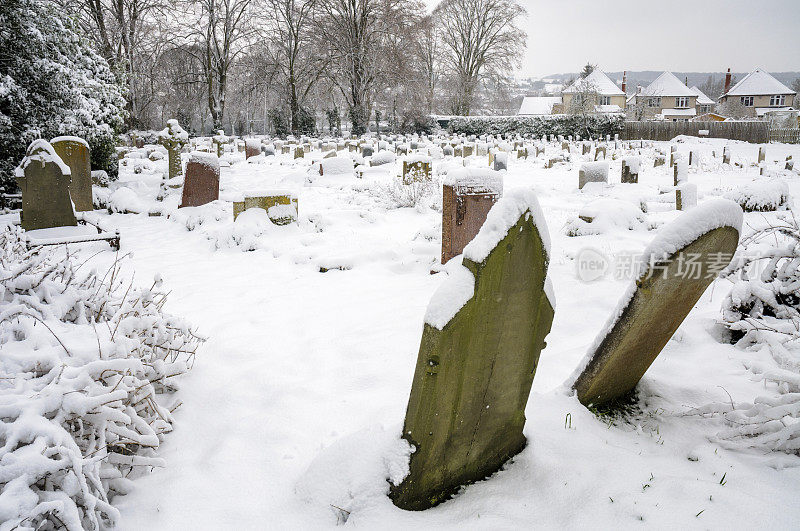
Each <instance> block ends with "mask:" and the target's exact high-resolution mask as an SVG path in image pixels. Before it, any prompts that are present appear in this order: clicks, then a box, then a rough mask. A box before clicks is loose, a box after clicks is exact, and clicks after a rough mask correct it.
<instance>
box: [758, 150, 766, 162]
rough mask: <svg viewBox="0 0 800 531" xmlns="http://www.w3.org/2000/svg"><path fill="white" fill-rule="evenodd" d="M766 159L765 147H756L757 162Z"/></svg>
mask: <svg viewBox="0 0 800 531" xmlns="http://www.w3.org/2000/svg"><path fill="white" fill-rule="evenodd" d="M765 160H767V148H765V147H764V146H761V147H760V148H758V162H764V161H765Z"/></svg>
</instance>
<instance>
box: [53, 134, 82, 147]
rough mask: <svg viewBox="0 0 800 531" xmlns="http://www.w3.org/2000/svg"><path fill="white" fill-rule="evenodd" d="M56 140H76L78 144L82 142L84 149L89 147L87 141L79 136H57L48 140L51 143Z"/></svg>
mask: <svg viewBox="0 0 800 531" xmlns="http://www.w3.org/2000/svg"><path fill="white" fill-rule="evenodd" d="M56 142H77V143H78V144H83V145H84V146H86V149H89V143H88V142H86V140H84V139H82V138H81V137H79V136H57V137H55V138H53V139H51V140H50V143H51V144H54V143H56Z"/></svg>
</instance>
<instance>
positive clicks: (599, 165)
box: [578, 161, 608, 189]
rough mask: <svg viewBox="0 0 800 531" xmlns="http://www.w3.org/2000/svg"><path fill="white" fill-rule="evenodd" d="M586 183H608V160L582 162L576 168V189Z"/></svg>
mask: <svg viewBox="0 0 800 531" xmlns="http://www.w3.org/2000/svg"><path fill="white" fill-rule="evenodd" d="M586 183H608V162H604V161H600V162H584V163H583V164H581V169H580V170H578V189H581V188H583V187H584V186H585V185H586Z"/></svg>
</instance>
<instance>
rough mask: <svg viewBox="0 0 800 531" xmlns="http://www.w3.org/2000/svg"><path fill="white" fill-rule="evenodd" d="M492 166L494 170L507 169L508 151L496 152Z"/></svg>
mask: <svg viewBox="0 0 800 531" xmlns="http://www.w3.org/2000/svg"><path fill="white" fill-rule="evenodd" d="M492 168H493V169H494V171H500V170H507V169H508V153H506V152H505V151H503V152H497V153H495V154H494V159H493V160H492Z"/></svg>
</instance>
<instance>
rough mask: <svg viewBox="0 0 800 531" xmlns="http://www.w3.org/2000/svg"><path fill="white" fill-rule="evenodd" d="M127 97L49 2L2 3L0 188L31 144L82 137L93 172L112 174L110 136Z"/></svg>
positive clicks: (5, 186) (19, 0) (105, 65)
mask: <svg viewBox="0 0 800 531" xmlns="http://www.w3.org/2000/svg"><path fill="white" fill-rule="evenodd" d="M124 107H125V100H124V98H123V92H122V89H121V88H120V86H119V85H118V84H117V81H116V79H115V76H114V74H113V73H112V71H111V69H110V68H109V66H108V63H107V62H106V61H105V59H103V58H102V57H101V56H99V55H98V54H97V53H95V52H94V51H93V50H92V49H91V48H90V46H89V45H88V44H87V42H86V41H85V40H84V39H83V38H82V37H81V36H80V35H79V33H78V29H77V26H76V25H74V23H73V22H72V21H71V20H69V19H62V18H61V17H60V16H59V13H58V12H57V11H56V9H55V7H54V5H53V4H51V3H50V2H49V1H47V0H3V1H2V2H0V187H2V188H3V189H5V190H9V189H14V188H15V186H16V185H15V183H14V181H13V179H12V176H13V169H14V167H15V166H16V165H17V164H18V163H19V161H20V160H21V159H22V157H23V156H24V154H25V149H26V148H27V146H28V144H29V143H30V142H31V141H33V140H35V139H37V138H45V139H47V140H49V139H50V138H52V137H54V136H59V135H74V136H80V137H82V138H84V139H85V140H86V141H87V142H88V143H89V146H90V149H91V151H92V167H93V169H104V170H106V171H108V172H109V173H110V174H111V176H112V177H113V176H115V174H116V157H115V156H114V155H115V154H114V146H115V135H116V133H117V132H118V131H119V129H120V128H121V127H122V125H123V118H124Z"/></svg>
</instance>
